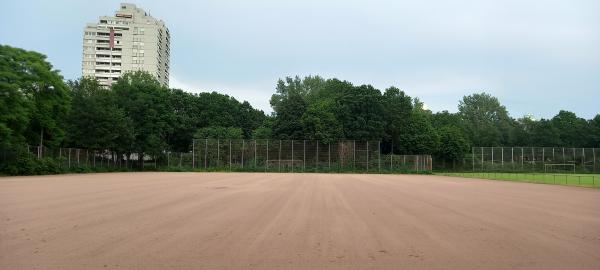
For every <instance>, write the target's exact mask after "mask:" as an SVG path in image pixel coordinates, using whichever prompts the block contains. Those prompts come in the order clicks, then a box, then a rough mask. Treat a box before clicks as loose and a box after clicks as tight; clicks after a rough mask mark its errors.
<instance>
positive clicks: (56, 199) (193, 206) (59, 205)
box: [0, 173, 600, 269]
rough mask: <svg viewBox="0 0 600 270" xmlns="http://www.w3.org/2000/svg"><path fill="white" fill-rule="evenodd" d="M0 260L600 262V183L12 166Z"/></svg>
mask: <svg viewBox="0 0 600 270" xmlns="http://www.w3.org/2000/svg"><path fill="white" fill-rule="evenodd" d="M0 269H600V189H590V188H579V187H566V186H552V185H540V184H527V183H512V182H502V181H489V180H476V179H461V178H448V177H439V176H417V175H366V174H363V175H352V174H263V173H115V174H81V175H56V176H36V177H4V178H0Z"/></svg>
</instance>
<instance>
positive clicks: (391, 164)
mask: <svg viewBox="0 0 600 270" xmlns="http://www.w3.org/2000/svg"><path fill="white" fill-rule="evenodd" d="M393 156H394V141H392V148H391V149H390V171H392V170H394V164H393V163H392V162H393V160H392V158H393Z"/></svg>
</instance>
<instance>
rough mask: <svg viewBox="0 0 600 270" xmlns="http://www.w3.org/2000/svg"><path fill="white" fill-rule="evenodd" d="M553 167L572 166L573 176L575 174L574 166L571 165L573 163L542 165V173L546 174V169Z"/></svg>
mask: <svg viewBox="0 0 600 270" xmlns="http://www.w3.org/2000/svg"><path fill="white" fill-rule="evenodd" d="M554 166H573V174H575V164H573V163H551V164H544V173H548V167H554Z"/></svg>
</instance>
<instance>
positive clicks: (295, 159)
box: [175, 139, 432, 172]
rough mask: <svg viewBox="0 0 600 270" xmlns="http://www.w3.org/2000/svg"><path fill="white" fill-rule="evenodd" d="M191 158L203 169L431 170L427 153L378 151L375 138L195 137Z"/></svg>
mask: <svg viewBox="0 0 600 270" xmlns="http://www.w3.org/2000/svg"><path fill="white" fill-rule="evenodd" d="M180 155H181V154H180ZM180 159H182V157H180ZM191 159H192V164H191V165H192V168H200V169H207V170H208V169H215V168H217V169H226V170H227V169H228V170H254V171H283V172H320V171H357V172H384V171H415V172H419V171H431V169H432V159H431V156H430V155H395V154H391V153H386V154H382V153H381V143H380V142H379V141H351V140H344V141H337V142H334V143H323V142H320V141H314V140H219V139H199V140H194V141H193V145H192V152H191ZM175 162H177V161H175ZM179 163H180V164H181V163H183V162H179Z"/></svg>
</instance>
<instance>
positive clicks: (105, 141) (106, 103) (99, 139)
mask: <svg viewBox="0 0 600 270" xmlns="http://www.w3.org/2000/svg"><path fill="white" fill-rule="evenodd" d="M69 86H70V88H71V96H72V103H71V111H70V113H69V116H68V118H67V138H66V141H67V144H68V145H70V146H72V147H78V148H91V149H111V150H117V151H122V152H125V151H128V150H129V146H130V145H131V143H132V142H133V130H132V126H133V123H132V122H131V119H130V118H129V117H127V116H126V115H125V111H124V110H123V109H121V108H119V107H117V105H116V104H117V102H116V100H115V96H114V94H113V92H112V91H108V90H106V89H104V88H103V87H102V86H101V85H100V84H99V83H98V81H96V80H95V79H90V78H82V79H80V80H77V81H72V82H70V83H69Z"/></svg>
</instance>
